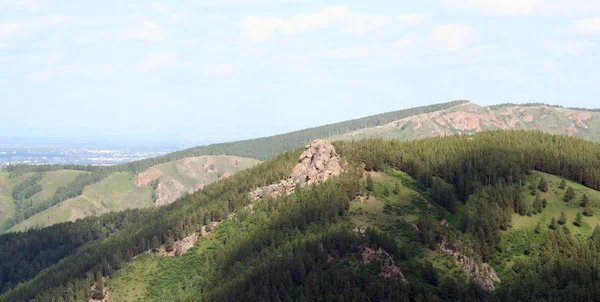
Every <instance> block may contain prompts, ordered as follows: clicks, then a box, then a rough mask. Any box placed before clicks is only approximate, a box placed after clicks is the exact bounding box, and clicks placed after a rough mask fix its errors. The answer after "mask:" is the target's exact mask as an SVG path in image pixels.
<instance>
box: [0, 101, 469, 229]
mask: <svg viewBox="0 0 600 302" xmlns="http://www.w3.org/2000/svg"><path fill="white" fill-rule="evenodd" d="M467 102H468V101H454V102H448V103H442V104H436V105H430V106H423V107H417V108H410V109H405V110H399V111H393V112H387V113H383V114H378V115H373V116H368V117H364V118H359V119H355V120H349V121H344V122H340V123H335V124H330V125H325V126H321V127H315V128H310V129H305V130H300V131H295V132H291V133H286V134H280V135H275V136H270V137H264V138H258V139H250V140H244V141H237V142H232V143H221V144H213V145H208V146H200V147H195V148H191V149H187V150H183V151H180V152H174V153H170V154H167V155H164V156H159V157H155V158H149V159H144V160H140V161H135V162H131V163H127V164H122V165H115V166H79V165H40V166H32V165H10V166H7V167H3V168H2V169H3V170H5V171H6V172H7V173H8V175H9V177H10V178H16V177H20V176H23V175H25V174H27V173H40V172H48V171H59V170H69V171H82V172H89V173H80V174H79V175H78V176H77V177H76V178H75V179H74V180H72V181H71V182H70V183H69V184H67V185H65V186H61V187H59V188H58V189H56V190H55V191H54V193H53V195H52V196H50V197H48V198H46V199H45V200H43V201H40V202H37V203H35V204H33V203H28V204H27V206H26V207H21V208H20V209H18V212H16V213H14V214H15V215H13V217H12V219H7V218H6V217H5V219H4V220H8V221H7V222H5V223H4V224H3V225H2V224H0V233H1V232H2V231H3V230H7V229H9V228H11V227H13V226H15V225H17V224H18V223H20V222H22V221H24V220H26V219H28V218H30V217H32V216H34V215H36V214H39V215H38V217H36V218H35V219H34V221H31V222H30V223H28V224H27V226H35V225H40V226H44V225H48V224H49V223H52V222H55V221H54V220H53V219H48V217H49V214H44V213H43V212H45V211H46V210H48V209H51V208H52V207H54V206H56V205H58V204H60V203H62V202H63V201H66V200H69V199H73V198H76V197H80V196H81V195H82V194H83V193H84V191H85V190H86V187H88V186H90V185H93V184H96V183H98V182H100V181H103V180H105V179H107V178H109V177H111V176H114V175H115V174H116V173H129V174H131V175H137V174H138V173H141V172H144V171H145V170H147V169H150V168H152V167H154V166H158V165H162V164H165V163H172V162H174V161H177V160H182V159H184V158H191V157H199V156H204V155H223V154H226V155H230V156H237V157H243V158H252V159H258V160H264V159H268V158H271V157H274V156H276V155H278V154H280V153H282V152H285V151H290V150H294V149H296V148H299V147H301V146H304V145H306V144H308V143H310V142H311V141H312V140H314V139H317V138H328V137H331V136H333V135H337V134H341V133H345V132H349V131H354V130H358V129H363V128H367V127H373V126H378V125H383V124H386V123H389V122H392V121H395V120H398V119H402V118H406V117H409V116H413V115H417V114H422V113H427V112H433V111H438V110H443V109H448V108H452V107H455V106H458V105H461V104H465V103H467ZM199 184H200V182H198V183H196V184H194V185H199ZM1 185H2V183H1V182H0V188H1V187H2V186H1ZM143 199H145V198H143ZM137 204H138V205H140V204H142V205H147V203H140V202H138V203H137ZM13 206H14V205H13V204H12V202H10V200H9V199H2V197H1V196H0V222H2V214H3V211H4V212H7V213H8V212H9V211H10V209H9V208H12V207H13ZM123 208H127V206H126V205H123V204H119V207H118V208H116V209H115V210H118V209H123ZM67 210H70V209H67ZM109 210H110V209H109ZM80 212H81V211H80ZM40 213H42V214H40ZM40 215H42V216H44V217H46V218H43V217H39V216H40ZM68 217H69V216H68V215H67V217H66V218H68ZM66 218H65V217H63V219H61V220H59V221H64V220H66Z"/></svg>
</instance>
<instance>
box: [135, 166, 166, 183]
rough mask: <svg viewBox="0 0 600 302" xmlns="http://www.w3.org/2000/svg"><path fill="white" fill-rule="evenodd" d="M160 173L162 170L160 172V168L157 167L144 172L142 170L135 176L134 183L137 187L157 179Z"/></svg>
mask: <svg viewBox="0 0 600 302" xmlns="http://www.w3.org/2000/svg"><path fill="white" fill-rule="evenodd" d="M161 175H162V172H160V170H157V169H150V170H148V171H146V172H142V173H140V174H138V176H137V178H136V179H135V185H136V186H138V187H143V186H145V185H147V184H149V183H151V182H153V181H155V180H157V179H158V178H159V177H160V176H161Z"/></svg>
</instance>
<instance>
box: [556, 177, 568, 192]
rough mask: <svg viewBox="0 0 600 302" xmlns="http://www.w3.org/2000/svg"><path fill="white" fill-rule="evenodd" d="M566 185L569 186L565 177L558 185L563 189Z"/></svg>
mask: <svg viewBox="0 0 600 302" xmlns="http://www.w3.org/2000/svg"><path fill="white" fill-rule="evenodd" d="M566 187H567V182H566V181H565V179H564V178H563V179H561V180H560V184H559V185H558V188H559V189H561V190H563V189H564V188H566Z"/></svg>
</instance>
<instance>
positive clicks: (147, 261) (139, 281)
mask: <svg viewBox="0 0 600 302" xmlns="http://www.w3.org/2000/svg"><path fill="white" fill-rule="evenodd" d="M159 258H160V257H159V256H153V255H150V254H143V255H140V256H139V257H137V258H136V259H135V260H134V261H132V262H130V263H128V264H127V265H125V266H124V267H123V268H122V269H120V270H119V271H118V272H117V273H116V274H115V275H114V276H113V277H112V278H111V279H110V281H109V282H108V289H109V291H110V293H111V301H114V302H119V301H147V299H146V298H145V296H146V293H147V287H148V282H149V280H151V279H152V278H153V276H154V274H155V273H156V271H157V268H158V263H159V260H160V259H159Z"/></svg>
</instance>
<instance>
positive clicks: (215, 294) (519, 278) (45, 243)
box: [0, 130, 600, 301]
mask: <svg viewBox="0 0 600 302" xmlns="http://www.w3.org/2000/svg"><path fill="white" fill-rule="evenodd" d="M599 147H600V145H599V144H598V143H593V142H589V141H586V140H581V139H577V138H573V137H568V136H556V135H550V134H544V133H542V132H539V131H522V130H521V131H491V132H482V133H475V134H473V135H468V136H466V135H465V136H452V137H442V138H428V139H422V140H415V141H409V142H403V141H400V140H382V139H365V140H359V141H337V142H334V143H333V144H328V143H326V142H323V141H316V142H314V143H313V144H310V145H308V146H307V147H305V148H300V149H297V150H296V151H290V152H285V153H282V154H281V155H279V156H276V157H274V158H272V159H269V160H267V161H265V162H263V163H261V164H259V165H256V166H255V167H252V168H249V169H246V170H243V171H240V172H238V173H236V174H235V175H233V176H231V177H228V178H226V179H223V180H221V181H218V182H215V183H213V184H210V185H207V186H206V187H204V189H203V190H201V191H197V192H196V193H194V194H191V195H187V196H183V197H182V198H180V199H178V200H177V201H175V202H173V203H171V204H168V205H165V206H163V207H152V208H146V209H131V210H127V211H124V212H119V213H108V214H105V215H101V216H98V217H87V218H84V219H81V220H78V221H76V222H69V223H60V224H56V225H54V226H51V227H48V228H43V229H40V230H30V231H28V232H25V233H9V234H4V235H1V236H0V291H2V295H1V296H0V301H28V300H30V299H33V300H36V301H63V300H64V301H71V300H73V301H83V300H89V299H93V300H95V301H100V300H104V299H106V298H107V297H110V299H111V301H132V300H143V301H165V300H168V301H262V300H276V301H279V300H288V301H289V300H291V301H319V300H336V301H346V300H360V301H367V300H376V301H386V300H387V301H440V300H448V301H453V300H456V301H466V300H476V301H504V300H519V301H520V300H527V301H531V300H546V301H549V300H553V301H597V300H599V299H600V281H599V280H600V279H598V261H597V259H599V258H600V227H598V218H597V217H598V215H599V212H598V208H599V207H600V193H599V192H598V190H599V189H600V148H599ZM311 180H314V181H311ZM288 183H293V184H294V185H288ZM280 184H281V185H280ZM278 188H281V189H278ZM256 192H259V193H258V194H257V193H256ZM19 282H21V283H20V285H18V286H17V283H19Z"/></svg>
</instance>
